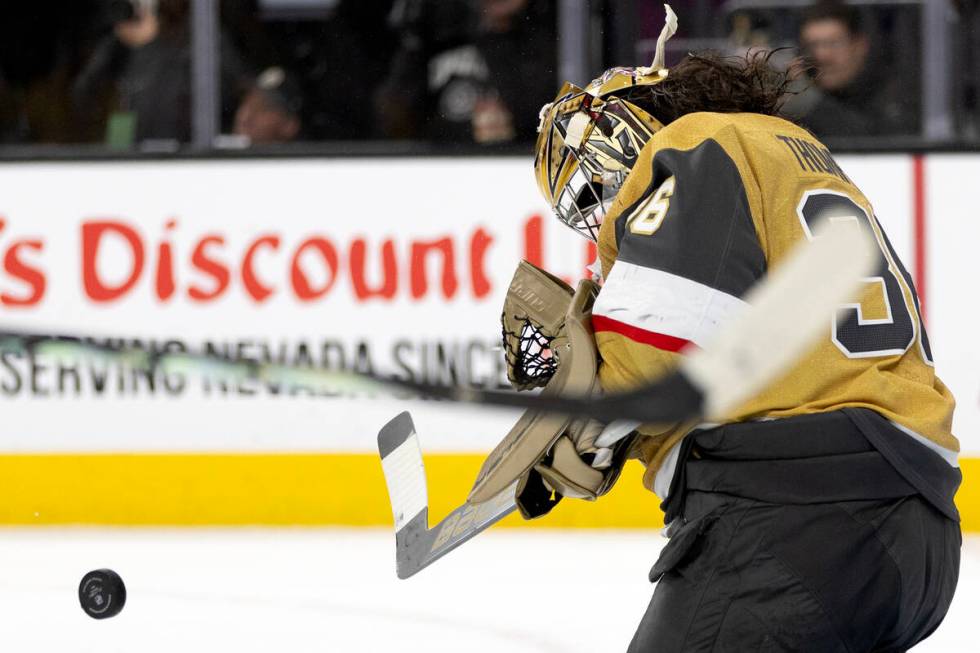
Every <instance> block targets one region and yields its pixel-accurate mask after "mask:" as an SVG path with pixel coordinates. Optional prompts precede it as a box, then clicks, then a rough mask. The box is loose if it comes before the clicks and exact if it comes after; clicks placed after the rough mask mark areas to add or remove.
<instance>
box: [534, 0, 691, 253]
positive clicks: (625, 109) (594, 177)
mask: <svg viewBox="0 0 980 653" xmlns="http://www.w3.org/2000/svg"><path fill="white" fill-rule="evenodd" d="M664 7H665V8H666V10H667V22H666V24H665V25H664V28H663V31H661V33H660V38H659V39H658V40H657V52H656V56H655V57H654V60H653V64H652V65H651V66H649V67H641V68H610V69H609V70H607V71H606V72H604V73H603V74H602V75H601V76H600V77H599V78H598V79H595V80H593V81H592V82H591V83H589V85H588V86H586V87H585V88H579V87H577V86H575V85H574V84H570V83H566V84H565V85H564V86H563V87H562V89H561V90H560V91H559V92H558V97H557V98H555V101H554V102H551V103H550V104H546V105H545V106H544V107H542V108H541V115H540V123H539V124H538V140H537V144H536V146H535V159H534V172H535V177H536V179H537V182H538V188H539V189H540V190H541V194H542V195H543V196H544V198H545V200H546V201H547V202H548V204H549V205H550V206H551V208H552V210H554V212H555V215H557V216H558V219H559V220H561V221H562V222H563V223H565V224H566V225H568V226H569V227H571V228H572V229H574V230H575V231H577V232H579V233H580V234H582V235H584V236H585V237H586V238H589V239H591V240H598V237H599V225H600V224H601V223H602V218H603V217H604V216H605V214H606V209H607V208H608V206H609V204H611V203H612V200H613V198H614V197H615V196H616V193H618V192H619V189H620V187H622V184H623V181H624V180H625V179H626V175H627V174H629V171H630V169H631V168H632V167H633V164H634V163H635V162H636V159H637V157H638V156H639V154H640V150H641V149H643V146H644V145H645V144H646V142H647V141H648V140H649V139H650V137H651V136H652V135H653V134H654V133H655V132H657V131H658V130H660V129H663V124H662V123H661V122H660V121H659V120H657V118H656V117H654V116H651V115H650V114H649V113H647V112H646V111H644V110H642V109H640V108H639V107H638V106H636V105H635V104H633V103H632V102H628V101H626V100H624V99H622V98H620V97H618V95H617V94H620V93H622V91H624V90H627V89H630V88H632V87H635V86H652V85H654V84H659V83H660V82H662V81H663V80H664V79H666V78H667V69H666V68H665V67H664V46H665V44H666V42H667V39H669V38H670V37H671V36H672V35H673V34H674V32H675V31H676V30H677V17H676V16H675V15H674V12H673V11H671V9H670V6H669V5H664Z"/></svg>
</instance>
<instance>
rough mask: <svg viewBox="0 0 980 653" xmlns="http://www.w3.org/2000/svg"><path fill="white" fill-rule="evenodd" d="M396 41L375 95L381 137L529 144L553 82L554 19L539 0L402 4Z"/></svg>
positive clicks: (404, 0) (409, 0)
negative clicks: (539, 108) (538, 110)
mask: <svg viewBox="0 0 980 653" xmlns="http://www.w3.org/2000/svg"><path fill="white" fill-rule="evenodd" d="M391 22H392V23H393V25H394V27H395V29H396V30H397V31H398V33H399V36H400V44H399V49H398V51H397V52H396V54H395V56H394V58H393V61H392V65H391V71H390V74H389V75H388V77H387V79H386V80H385V81H384V83H383V84H382V85H381V87H380V88H379V89H378V91H377V93H376V96H375V104H376V113H377V117H378V124H379V125H380V131H381V132H382V134H383V135H385V136H388V137H395V138H429V139H432V140H435V141H442V142H457V143H460V142H462V143H465V142H476V143H488V144H489V143H501V142H510V141H522V142H528V143H529V142H531V141H533V139H534V138H535V127H536V119H535V118H534V116H535V115H536V113H535V112H536V107H537V106H540V104H541V103H542V102H543V101H545V100H546V99H547V97H545V96H543V95H542V94H541V93H542V89H544V88H549V87H550V86H551V85H553V83H554V49H555V45H554V38H553V36H552V32H553V22H554V21H553V17H552V14H551V9H550V7H549V4H548V3H546V2H542V1H539V0H479V1H478V2H470V1H468V0H440V1H435V0H401V1H400V2H397V3H396V4H395V7H394V9H393V11H392V17H391Z"/></svg>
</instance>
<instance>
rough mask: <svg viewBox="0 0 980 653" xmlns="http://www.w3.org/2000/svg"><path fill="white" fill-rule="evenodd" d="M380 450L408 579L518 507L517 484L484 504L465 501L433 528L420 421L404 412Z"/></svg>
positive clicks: (385, 431)
mask: <svg viewBox="0 0 980 653" xmlns="http://www.w3.org/2000/svg"><path fill="white" fill-rule="evenodd" d="M378 452H379V453H380V454H381V467H382V468H383V469H384V474H385V483H386V484H387V486H388V496H389V498H390V500H391V511H392V513H393V514H394V517H395V567H396V570H397V573H398V577H399V578H408V577H409V576H412V575H414V574H416V573H418V572H419V571H421V570H422V569H424V568H425V567H428V566H429V565H431V564H432V563H433V562H435V561H436V560H438V559H439V558H441V557H442V556H444V555H446V554H447V553H449V552H450V551H452V550H453V549H455V548H456V547H458V546H459V545H460V544H462V543H463V542H465V541H466V540H468V539H470V538H471V537H473V536H475V535H477V534H478V533H480V532H481V531H484V530H486V529H487V528H489V527H490V526H492V525H493V524H495V523H497V522H498V521H500V520H501V519H503V518H504V517H506V516H507V515H509V514H510V513H511V512H513V511H514V509H515V508H516V507H517V505H516V504H515V503H514V493H515V489H516V485H517V484H516V483H514V484H513V485H511V486H510V487H508V488H507V489H505V490H504V491H503V492H500V493H499V494H497V495H496V496H494V497H493V498H492V499H490V500H489V501H486V502H484V503H480V504H476V505H473V504H469V503H464V504H463V505H461V506H460V507H459V508H456V509H455V510H453V511H452V512H451V513H449V514H448V515H447V516H446V518H445V519H443V520H442V521H440V522H439V523H438V524H436V525H435V526H433V527H432V528H429V502H428V498H427V492H426V480H425V467H424V465H423V462H422V451H421V448H420V447H419V442H418V436H417V435H416V433H415V424H414V423H413V422H412V416H411V415H409V414H408V412H404V413H400V414H399V415H398V416H397V417H395V418H394V419H392V420H391V421H390V422H388V423H387V424H385V425H384V427H383V428H382V429H381V431H380V432H379V433H378Z"/></svg>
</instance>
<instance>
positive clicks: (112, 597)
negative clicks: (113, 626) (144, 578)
mask: <svg viewBox="0 0 980 653" xmlns="http://www.w3.org/2000/svg"><path fill="white" fill-rule="evenodd" d="M78 601H79V603H81V604H82V610H84V611H85V614H87V615H88V616H90V617H92V618H93V619H108V618H109V617H115V616H116V615H117V614H119V613H120V612H121V611H122V609H123V606H124V605H126V586H125V585H124V584H123V581H122V578H120V577H119V574H117V573H116V572H114V571H113V570H111V569H96V570H95V571H90V572H88V573H87V574H85V575H84V576H82V582H81V583H79V584H78Z"/></svg>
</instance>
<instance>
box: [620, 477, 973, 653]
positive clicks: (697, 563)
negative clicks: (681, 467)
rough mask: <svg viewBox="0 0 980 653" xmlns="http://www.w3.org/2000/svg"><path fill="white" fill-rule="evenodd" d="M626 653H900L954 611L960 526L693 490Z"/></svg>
mask: <svg viewBox="0 0 980 653" xmlns="http://www.w3.org/2000/svg"><path fill="white" fill-rule="evenodd" d="M683 516H684V520H683V521H682V522H680V523H682V524H683V525H682V526H680V527H679V528H678V529H676V532H675V533H674V534H673V536H672V537H671V539H670V542H669V543H668V544H667V546H666V547H665V549H664V550H663V552H662V553H661V556H660V559H659V560H658V561H657V563H656V565H654V568H653V569H652V570H651V579H654V578H656V577H658V576H660V575H661V574H662V578H661V580H660V581H659V584H658V585H657V587H656V590H655V592H654V595H653V599H652V600H651V602H650V606H649V608H647V612H646V614H645V615H644V617H643V619H642V621H641V622H640V626H639V629H638V630H637V632H636V634H635V635H634V637H633V641H632V643H631V644H630V647H629V653H674V652H679V651H686V652H687V651H689V652H692V653H693V652H698V651H713V652H720V651H738V652H746V651H813V652H818V651H819V652H831V651H833V652H838V651H839V652H841V653H845V652H846V653H865V652H868V651H882V652H884V651H887V652H893V651H905V650H907V649H908V648H910V647H911V646H913V645H914V644H915V643H917V642H919V641H920V640H922V639H923V638H925V637H926V636H927V635H929V633H931V632H932V631H933V630H934V629H935V628H936V627H937V626H938V625H939V623H940V622H941V621H942V619H943V617H944V616H945V614H946V611H947V609H948V608H949V604H950V601H951V600H952V597H953V591H954V589H955V587H956V579H957V575H958V571H959V555H960V543H961V536H960V529H959V524H958V523H957V522H955V521H953V520H952V519H950V518H949V517H946V516H944V515H943V514H941V513H940V512H939V511H937V510H936V509H935V508H933V507H932V506H931V505H930V504H928V503H927V502H925V501H924V500H922V499H921V498H920V497H919V496H918V495H911V496H906V497H901V498H894V499H884V500H881V499H879V500H870V501H840V502H826V503H814V504H810V505H787V504H774V503H766V502H762V501H756V500H752V499H746V498H739V497H734V496H731V495H727V494H720V493H715V492H703V491H694V490H690V491H688V492H687V493H686V498H685V504H684V507H683Z"/></svg>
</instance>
